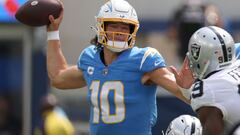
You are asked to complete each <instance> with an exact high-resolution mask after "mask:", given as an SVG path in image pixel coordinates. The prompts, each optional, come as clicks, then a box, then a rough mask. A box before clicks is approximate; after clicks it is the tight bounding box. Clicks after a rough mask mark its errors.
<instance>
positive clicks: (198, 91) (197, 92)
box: [192, 81, 203, 98]
mask: <svg viewBox="0 0 240 135" xmlns="http://www.w3.org/2000/svg"><path fill="white" fill-rule="evenodd" d="M202 95H203V82H202V81H197V82H196V83H195V84H194V87H193V90H192V98H196V97H201V96H202Z"/></svg>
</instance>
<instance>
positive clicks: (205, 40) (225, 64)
mask: <svg viewBox="0 0 240 135" xmlns="http://www.w3.org/2000/svg"><path fill="white" fill-rule="evenodd" d="M188 58H189V63H190V68H191V69H192V71H193V74H194V76H195V78H196V79H197V81H196V82H195V83H194V86H193V89H192V93H191V106H192V108H193V109H194V110H195V111H196V112H197V114H198V117H199V119H200V121H201V123H202V125H203V135H213V134H216V135H223V134H224V126H226V127H231V126H232V125H234V124H235V123H236V122H238V121H240V113H239V112H240V108H239V107H238V106H239V102H240V90H239V88H240V87H239V86H240V61H239V60H236V57H235V46H234V40H233V38H232V36H231V35H230V34H229V33H228V32H226V31H225V30H223V29H221V28H218V27H215V26H210V27H204V28H201V29H199V30H198V31H196V32H195V33H194V34H193V35H192V37H191V39H190V41H189V48H188Z"/></svg>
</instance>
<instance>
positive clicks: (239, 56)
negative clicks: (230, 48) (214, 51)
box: [235, 43, 240, 59]
mask: <svg viewBox="0 0 240 135" xmlns="http://www.w3.org/2000/svg"><path fill="white" fill-rule="evenodd" d="M235 50H236V58H237V59H240V43H236V44H235Z"/></svg>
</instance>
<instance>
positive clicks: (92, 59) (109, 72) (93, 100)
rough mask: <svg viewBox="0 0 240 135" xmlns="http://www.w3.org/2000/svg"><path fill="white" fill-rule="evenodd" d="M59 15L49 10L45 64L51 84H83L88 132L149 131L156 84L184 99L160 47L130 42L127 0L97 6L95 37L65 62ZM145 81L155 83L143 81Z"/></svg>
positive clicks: (132, 18)
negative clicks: (75, 59)
mask: <svg viewBox="0 0 240 135" xmlns="http://www.w3.org/2000/svg"><path fill="white" fill-rule="evenodd" d="M62 18H63V12H62V13H61V15H60V17H59V18H57V19H54V18H53V16H52V15H50V16H49V20H50V22H51V24H50V25H49V26H48V27H47V31H48V37H47V39H48V48H47V70H48V74H49V78H50V80H51V83H52V85H53V86H54V87H57V88H59V89H73V88H81V87H85V86H87V88H88V101H89V102H90V108H91V109H90V110H91V112H90V113H91V114H90V135H151V134H152V133H151V128H152V127H153V126H154V124H155V122H156V117H157V115H156V114H157V113H156V86H157V85H159V86H162V87H163V88H165V89H167V90H169V91H170V92H171V93H173V94H174V95H175V96H176V97H178V98H180V99H182V100H183V101H186V102H188V101H187V100H186V98H185V97H184V96H183V94H182V92H181V91H180V90H179V87H178V85H177V84H176V82H175V78H174V75H173V74H172V73H171V72H170V71H169V70H168V69H167V68H166V64H165V61H164V59H163V57H162V56H161V55H160V53H159V52H158V51H157V50H156V49H153V48H149V47H147V48H138V47H134V45H135V42H136V34H137V31H138V28H139V21H138V18H137V14H136V11H135V9H134V8H133V7H132V6H131V5H130V4H129V3H128V2H127V1H125V0H111V1H108V2H107V3H106V4H104V5H103V6H102V7H101V8H100V11H99V13H98V15H97V16H96V21H97V24H96V27H95V28H93V29H94V30H95V31H96V33H97V37H96V38H95V40H93V42H91V44H90V45H89V47H87V48H85V49H84V50H83V51H82V52H81V54H80V56H79V59H78V62H77V64H76V65H74V66H68V64H67V62H66V60H65V57H64V55H63V53H62V50H61V48H60V44H61V43H60V38H59V25H60V23H61V21H62ZM186 66H187V63H185V64H184V65H183V67H186ZM184 70H185V69H183V70H182V71H184ZM190 73H191V72H189V74H190ZM142 78H144V79H142ZM182 80H183V81H184V79H183V78H182ZM150 81H151V82H153V83H154V84H153V85H144V84H146V83H148V82H150ZM184 82H188V81H186V79H185V81H184Z"/></svg>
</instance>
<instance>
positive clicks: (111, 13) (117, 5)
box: [96, 0, 139, 52]
mask: <svg viewBox="0 0 240 135" xmlns="http://www.w3.org/2000/svg"><path fill="white" fill-rule="evenodd" d="M96 20H97V36H98V42H99V43H101V44H102V45H104V46H106V47H107V48H108V49H110V50H112V51H114V52H121V51H123V50H126V49H128V48H132V47H133V46H134V44H135V40H136V34H137V31H138V28H139V21H138V17H137V13H136V11H135V9H134V8H133V7H132V6H131V5H130V4H129V3H128V2H127V1H125V0H110V1H108V2H107V3H106V4H104V5H103V6H102V7H101V9H100V11H99V13H98V15H97V16H96ZM106 22H123V23H127V24H129V25H130V29H131V30H130V31H131V33H130V34H129V33H121V32H108V31H106V29H105V24H106ZM107 33H108V34H113V37H114V34H125V35H128V39H127V40H126V41H114V39H113V41H110V40H108V37H107Z"/></svg>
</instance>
